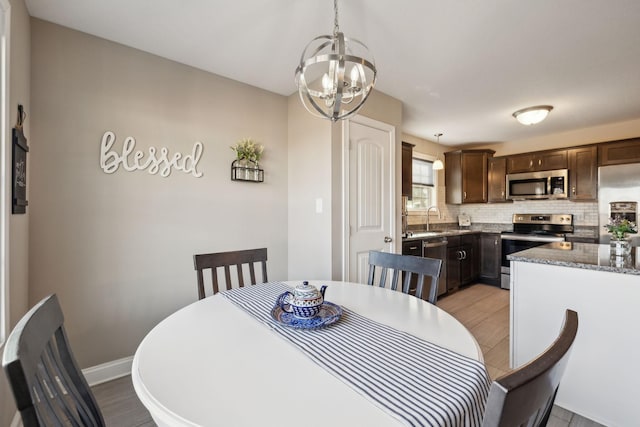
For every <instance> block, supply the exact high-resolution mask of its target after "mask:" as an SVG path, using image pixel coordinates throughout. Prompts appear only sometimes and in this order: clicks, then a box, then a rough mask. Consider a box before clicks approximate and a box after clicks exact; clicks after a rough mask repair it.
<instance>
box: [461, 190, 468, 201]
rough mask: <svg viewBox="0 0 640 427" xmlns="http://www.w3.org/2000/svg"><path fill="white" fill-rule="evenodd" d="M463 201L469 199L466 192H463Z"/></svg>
mask: <svg viewBox="0 0 640 427" xmlns="http://www.w3.org/2000/svg"><path fill="white" fill-rule="evenodd" d="M462 199H463V200H466V199H467V192H466V191H463V192H462Z"/></svg>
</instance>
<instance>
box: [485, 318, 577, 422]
mask: <svg viewBox="0 0 640 427" xmlns="http://www.w3.org/2000/svg"><path fill="white" fill-rule="evenodd" d="M577 333H578V313H576V312H575V311H573V310H566V312H565V320H564V325H563V326H562V330H561V331H560V334H559V335H558V338H557V339H556V340H555V341H554V342H553V344H551V346H549V348H547V349H546V350H545V351H544V352H543V353H542V354H540V355H539V356H538V357H536V358H535V359H533V360H532V361H530V362H529V363H527V364H526V365H524V366H521V367H520V368H518V369H516V370H515V371H512V372H510V373H508V374H506V375H503V376H502V377H500V378H498V379H496V380H495V381H493V383H492V384H491V389H490V390H489V397H488V398H487V404H486V408H485V414H484V419H483V422H482V426H483V427H511V426H532V427H537V426H546V425H547V421H548V420H549V415H550V414H551V409H552V407H553V402H554V401H555V398H556V393H557V392H558V387H559V385H560V380H561V378H562V375H563V374H564V370H565V368H566V366H567V361H568V359H569V354H570V350H571V346H572V345H573V341H574V339H575V337H576V334H577Z"/></svg>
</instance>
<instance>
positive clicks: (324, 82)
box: [296, 0, 376, 122]
mask: <svg viewBox="0 0 640 427" xmlns="http://www.w3.org/2000/svg"><path fill="white" fill-rule="evenodd" d="M333 10H334V24H333V25H334V26H333V35H331V36H329V35H322V36H318V37H316V38H315V39H313V40H311V42H309V44H308V45H307V47H306V48H305V49H304V51H303V52H302V56H301V58H300V64H299V65H298V67H297V68H296V85H297V86H298V93H299V94H300V99H301V101H302V104H303V105H304V107H305V108H306V109H307V111H309V112H310V113H311V114H313V115H315V116H318V117H322V118H326V119H330V120H331V121H334V122H335V121H338V120H342V119H345V118H347V117H350V116H352V115H353V114H355V113H356V112H357V111H358V110H359V109H360V107H362V105H363V104H364V102H365V101H366V100H367V97H368V96H369V94H370V93H371V90H372V89H373V86H374V85H375V83H376V67H375V62H374V60H373V56H371V54H370V53H369V49H368V48H367V46H365V45H364V44H363V43H362V42H360V41H358V40H355V39H349V38H346V37H345V36H344V34H343V33H341V32H340V28H339V27H338V0H334V1H333ZM367 58H369V59H367Z"/></svg>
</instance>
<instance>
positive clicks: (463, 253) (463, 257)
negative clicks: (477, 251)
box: [462, 251, 467, 259]
mask: <svg viewBox="0 0 640 427" xmlns="http://www.w3.org/2000/svg"><path fill="white" fill-rule="evenodd" d="M462 259H467V251H462Z"/></svg>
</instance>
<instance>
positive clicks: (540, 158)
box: [507, 150, 567, 173]
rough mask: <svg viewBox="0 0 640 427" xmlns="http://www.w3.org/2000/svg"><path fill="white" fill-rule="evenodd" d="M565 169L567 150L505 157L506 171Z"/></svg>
mask: <svg viewBox="0 0 640 427" xmlns="http://www.w3.org/2000/svg"><path fill="white" fill-rule="evenodd" d="M554 169H567V150H553V151H539V152H534V153H524V154H516V155H513V156H508V157H507V173H522V172H537V171H548V170H554Z"/></svg>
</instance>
